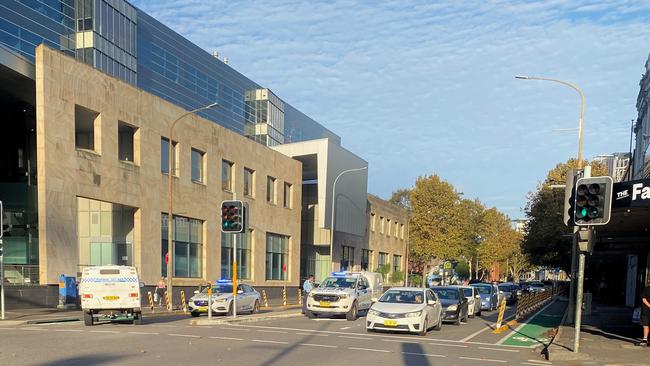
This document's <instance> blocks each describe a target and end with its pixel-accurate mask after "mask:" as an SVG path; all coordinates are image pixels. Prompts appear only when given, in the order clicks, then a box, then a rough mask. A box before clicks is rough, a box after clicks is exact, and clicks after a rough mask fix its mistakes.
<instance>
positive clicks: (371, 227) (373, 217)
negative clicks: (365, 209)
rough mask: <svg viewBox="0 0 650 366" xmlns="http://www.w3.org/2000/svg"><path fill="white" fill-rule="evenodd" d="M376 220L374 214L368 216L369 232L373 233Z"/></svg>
mask: <svg viewBox="0 0 650 366" xmlns="http://www.w3.org/2000/svg"><path fill="white" fill-rule="evenodd" d="M376 220H377V218H376V217H375V214H374V213H371V214H370V230H372V231H375V226H376V225H375V221H376Z"/></svg>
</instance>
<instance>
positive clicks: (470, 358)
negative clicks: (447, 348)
mask: <svg viewBox="0 0 650 366" xmlns="http://www.w3.org/2000/svg"><path fill="white" fill-rule="evenodd" d="M458 358H460V359H461V360H470V361H481V362H500V363H506V362H508V361H504V360H491V359H489V358H474V357H458Z"/></svg>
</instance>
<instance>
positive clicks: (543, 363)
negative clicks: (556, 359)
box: [528, 360, 552, 365]
mask: <svg viewBox="0 0 650 366" xmlns="http://www.w3.org/2000/svg"><path fill="white" fill-rule="evenodd" d="M528 362H534V363H536V364H538V365H552V363H550V362H547V361H541V360H528Z"/></svg>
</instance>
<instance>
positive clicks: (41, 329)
mask: <svg viewBox="0 0 650 366" xmlns="http://www.w3.org/2000/svg"><path fill="white" fill-rule="evenodd" d="M20 330H40V331H43V330H47V329H45V328H20Z"/></svg>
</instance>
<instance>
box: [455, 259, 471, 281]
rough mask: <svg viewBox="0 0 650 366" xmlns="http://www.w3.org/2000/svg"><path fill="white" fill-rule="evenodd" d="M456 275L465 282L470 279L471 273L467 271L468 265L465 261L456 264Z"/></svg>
mask: <svg viewBox="0 0 650 366" xmlns="http://www.w3.org/2000/svg"><path fill="white" fill-rule="evenodd" d="M455 271H456V273H457V274H458V277H460V278H462V279H464V280H466V279H468V278H470V277H471V273H470V271H469V263H467V261H464V260H461V261H459V262H458V264H457V265H456V268H455Z"/></svg>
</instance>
